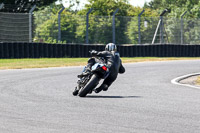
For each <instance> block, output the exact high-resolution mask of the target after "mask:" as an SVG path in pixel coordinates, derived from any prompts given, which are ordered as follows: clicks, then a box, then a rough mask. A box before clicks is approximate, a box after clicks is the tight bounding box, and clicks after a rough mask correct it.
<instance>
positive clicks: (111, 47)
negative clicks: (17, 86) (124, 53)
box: [105, 43, 117, 51]
mask: <svg viewBox="0 0 200 133" xmlns="http://www.w3.org/2000/svg"><path fill="white" fill-rule="evenodd" d="M105 50H106V51H117V46H116V45H115V44H114V43H108V44H107V45H106V47H105Z"/></svg>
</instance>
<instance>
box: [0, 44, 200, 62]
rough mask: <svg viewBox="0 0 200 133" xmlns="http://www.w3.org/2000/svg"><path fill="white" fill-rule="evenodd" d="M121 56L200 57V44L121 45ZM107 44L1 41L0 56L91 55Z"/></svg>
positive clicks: (61, 56)
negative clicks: (91, 52)
mask: <svg viewBox="0 0 200 133" xmlns="http://www.w3.org/2000/svg"><path fill="white" fill-rule="evenodd" d="M117 47H118V51H119V53H120V56H121V57H200V45H186V44H184V45H177V44H155V45H152V44H149V45H147V44H145V45H142V44H140V45H119V46H117ZM104 48H105V45H88V44H46V43H0V58H1V59H6V58H63V57H90V54H89V51H90V50H93V49H94V50H97V51H102V50H104Z"/></svg>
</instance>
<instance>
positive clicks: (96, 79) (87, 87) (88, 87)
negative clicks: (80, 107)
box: [78, 74, 99, 97]
mask: <svg viewBox="0 0 200 133" xmlns="http://www.w3.org/2000/svg"><path fill="white" fill-rule="evenodd" d="M98 83H99V77H97V75H95V74H94V75H92V77H91V79H90V80H89V81H88V83H87V84H86V85H85V87H84V88H82V89H81V90H80V91H79V94H78V95H79V96H80V97H85V96H86V95H87V94H88V93H89V92H90V91H91V90H93V89H94V88H95V87H96V86H97V85H98Z"/></svg>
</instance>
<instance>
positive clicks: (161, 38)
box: [152, 9, 169, 44]
mask: <svg viewBox="0 0 200 133" xmlns="http://www.w3.org/2000/svg"><path fill="white" fill-rule="evenodd" d="M166 12H169V10H168V9H165V10H164V11H163V12H162V13H161V14H160V20H159V21H158V25H157V28H156V31H155V34H154V37H153V41H152V44H154V42H155V39H156V35H157V32H158V28H159V27H160V43H162V42H163V15H164V14H165V13H166Z"/></svg>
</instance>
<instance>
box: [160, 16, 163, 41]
mask: <svg viewBox="0 0 200 133" xmlns="http://www.w3.org/2000/svg"><path fill="white" fill-rule="evenodd" d="M160 43H163V16H160Z"/></svg>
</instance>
